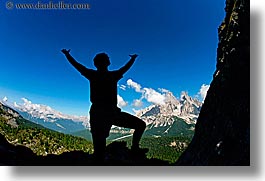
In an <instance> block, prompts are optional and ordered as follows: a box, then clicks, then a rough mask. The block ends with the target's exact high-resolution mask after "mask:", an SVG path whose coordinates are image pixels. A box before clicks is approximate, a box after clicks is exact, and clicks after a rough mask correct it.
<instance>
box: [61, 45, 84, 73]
mask: <svg viewBox="0 0 265 181" xmlns="http://www.w3.org/2000/svg"><path fill="white" fill-rule="evenodd" d="M70 50H71V49H69V50H66V49H62V50H61V51H62V53H63V54H64V55H65V57H66V58H67V60H68V61H69V62H70V63H71V64H72V65H73V66H74V67H75V68H76V69H77V70H78V71H79V72H80V73H81V74H84V71H86V70H87V68H86V67H85V66H83V65H82V64H80V63H78V62H77V61H76V60H75V59H74V58H73V57H72V56H71V55H70Z"/></svg>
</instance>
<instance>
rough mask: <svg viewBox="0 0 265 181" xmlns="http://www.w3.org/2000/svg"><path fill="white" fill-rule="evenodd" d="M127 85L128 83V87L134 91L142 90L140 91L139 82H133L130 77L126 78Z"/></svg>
mask: <svg viewBox="0 0 265 181" xmlns="http://www.w3.org/2000/svg"><path fill="white" fill-rule="evenodd" d="M127 85H128V86H129V87H132V88H134V90H135V91H136V92H142V91H141V88H142V86H141V85H140V84H138V83H136V82H134V81H133V80H132V79H128V80H127Z"/></svg>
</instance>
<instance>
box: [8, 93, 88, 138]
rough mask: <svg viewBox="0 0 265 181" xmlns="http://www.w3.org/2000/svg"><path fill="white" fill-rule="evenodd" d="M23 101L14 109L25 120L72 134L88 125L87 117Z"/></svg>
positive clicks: (14, 106)
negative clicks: (67, 113)
mask: <svg viewBox="0 0 265 181" xmlns="http://www.w3.org/2000/svg"><path fill="white" fill-rule="evenodd" d="M22 100H23V102H24V103H23V104H17V103H16V102H15V103H14V105H12V107H13V108H14V109H15V110H16V111H17V112H18V113H20V114H21V115H22V116H23V117H24V118H25V119H28V120H30V121H32V122H34V123H36V124H40V125H42V126H44V127H47V128H49V129H52V130H55V131H58V132H61V133H66V134H70V133H72V132H77V131H80V130H83V129H85V127H86V125H87V124H88V118H87V116H73V115H66V114H63V113H61V112H59V111H57V110H54V109H52V108H51V107H49V106H46V105H41V104H33V103H32V102H31V101H29V100H27V99H25V98H23V99H22Z"/></svg>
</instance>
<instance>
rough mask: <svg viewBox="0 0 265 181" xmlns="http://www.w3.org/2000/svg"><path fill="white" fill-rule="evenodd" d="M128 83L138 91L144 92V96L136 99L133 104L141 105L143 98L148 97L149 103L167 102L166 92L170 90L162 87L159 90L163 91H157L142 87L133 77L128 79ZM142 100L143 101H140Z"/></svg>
mask: <svg viewBox="0 0 265 181" xmlns="http://www.w3.org/2000/svg"><path fill="white" fill-rule="evenodd" d="M127 85H128V86H129V87H131V88H133V89H134V90H135V91H136V92H139V93H142V97H141V98H140V99H138V100H134V102H133V105H134V106H136V107H137V106H139V105H141V104H142V99H143V98H144V99H146V100H147V101H148V102H149V103H153V104H165V99H166V96H165V93H167V92H168V90H166V89H163V88H160V89H159V91H160V92H162V93H160V92H157V91H155V90H154V89H152V88H146V87H144V88H142V86H141V85H140V84H138V83H137V82H134V81H133V80H132V79H128V80H127ZM140 100H141V101H140Z"/></svg>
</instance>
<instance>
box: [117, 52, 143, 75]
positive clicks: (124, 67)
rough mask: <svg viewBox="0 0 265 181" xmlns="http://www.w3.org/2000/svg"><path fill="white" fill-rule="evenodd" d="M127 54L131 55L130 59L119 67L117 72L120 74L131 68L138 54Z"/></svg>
mask: <svg viewBox="0 0 265 181" xmlns="http://www.w3.org/2000/svg"><path fill="white" fill-rule="evenodd" d="M129 56H130V57H131V59H130V60H129V61H128V62H127V63H126V64H125V65H124V66H123V67H121V68H120V69H119V72H120V73H121V74H124V73H125V72H127V71H128V70H129V69H130V68H131V66H132V65H133V63H134V61H135V59H136V57H137V56H138V55H136V54H134V55H129Z"/></svg>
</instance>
